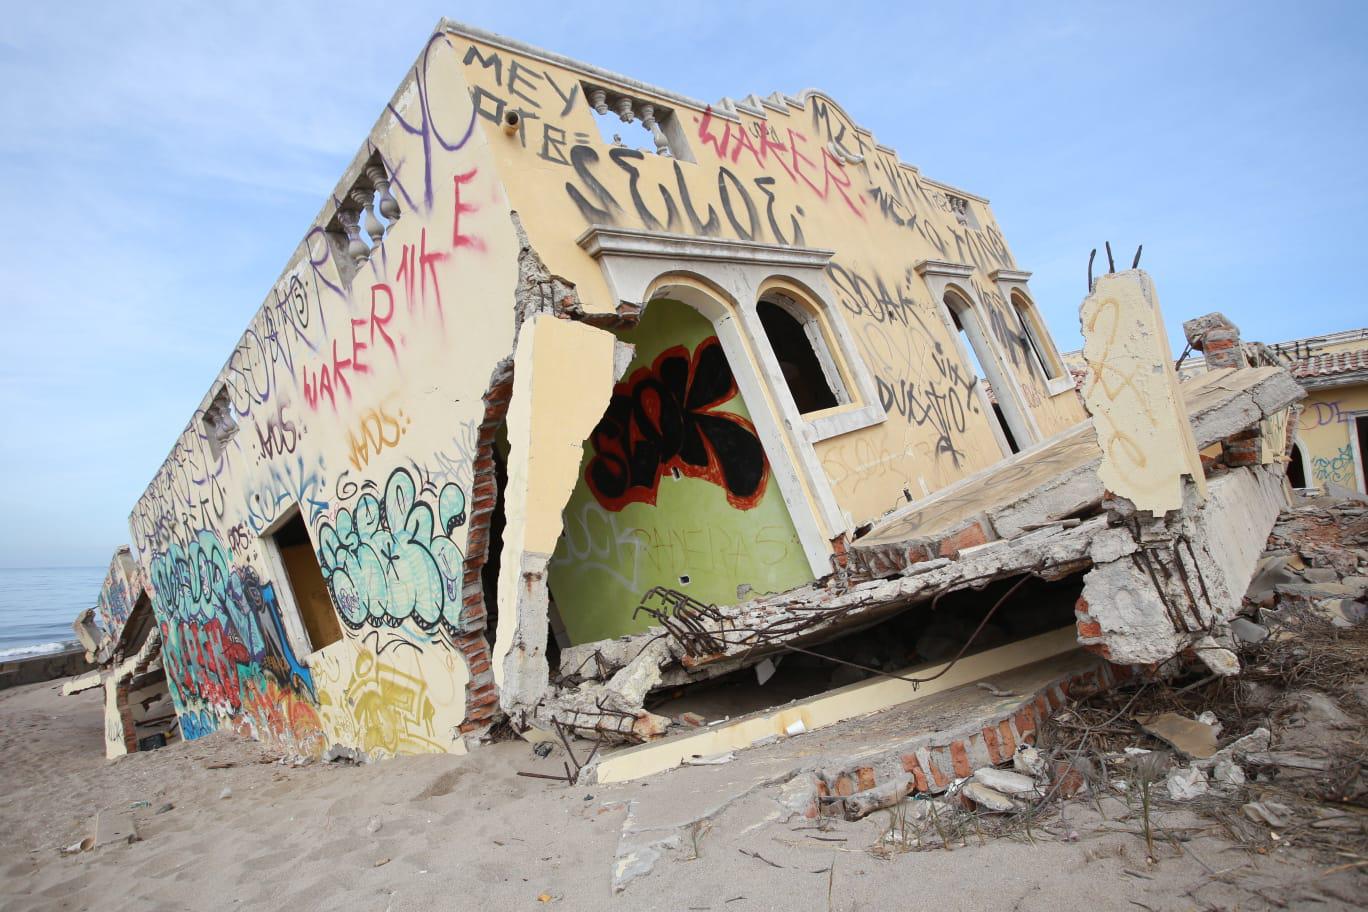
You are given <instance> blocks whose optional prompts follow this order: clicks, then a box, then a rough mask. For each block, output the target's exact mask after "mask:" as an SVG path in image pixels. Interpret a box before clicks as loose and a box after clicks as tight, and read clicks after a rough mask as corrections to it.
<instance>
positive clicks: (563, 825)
mask: <svg viewBox="0 0 1368 912" xmlns="http://www.w3.org/2000/svg"><path fill="white" fill-rule="evenodd" d="M101 725H102V715H101V711H100V695H99V692H98V691H96V692H90V693H86V694H82V695H78V696H74V697H63V696H61V694H60V691H59V685H58V684H56V683H49V684H42V685H30V686H26V687H20V688H15V689H12V690H9V691H6V692H4V693H0V782H3V783H4V786H3V795H2V796H0V877H2V879H3V884H2V885H0V908H4V909H6V910H13V912H18V910H27V909H35V910H39V909H41V910H59V909H60V910H81V909H91V910H120V909H139V910H142V909H215V910H223V909H232V908H245V909H258V908H259V909H272V910H274V909H290V910H294V912H308V910H324V909H326V910H331V912H346V910H393V912H399V910H426V909H567V910H570V909H604V908H621V909H632V910H649V909H661V910H686V909H687V910H705V909H707V910H721V912H747V910H758V909H782V910H785V912H790V910H792V912H797V910H809V909H812V910H827V909H835V910H856V909H867V910H892V909H905V908H931V909H936V910H955V909H979V908H981V909H1004V910H1006V909H1017V910H1049V912H1060V910H1068V909H1089V910H1101V909H1137V908H1149V909H1156V910H1169V909H1175V910H1176V909H1193V908H1221V909H1226V908H1232V909H1233V908H1237V907H1238V908H1241V909H1251V908H1263V907H1264V906H1265V905H1266V903H1265V902H1264V901H1263V900H1262V899H1261V898H1260V895H1261V894H1260V892H1259V891H1263V894H1265V895H1276V896H1278V897H1279V898H1281V899H1284V900H1288V901H1290V902H1291V905H1292V907H1299V905H1298V904H1299V902H1301V901H1303V900H1305V901H1308V902H1309V901H1310V900H1312V899H1314V901H1315V902H1316V903H1317V905H1315V908H1322V909H1324V908H1332V909H1333V908H1353V905H1352V904H1351V903H1350V902H1348V901H1346V900H1351V899H1352V898H1353V897H1355V896H1361V895H1362V894H1361V893H1357V892H1356V889H1357V886H1356V885H1361V884H1362V880H1355V875H1354V874H1353V873H1352V872H1339V873H1336V874H1333V875H1331V876H1329V877H1323V876H1321V875H1322V871H1323V862H1322V863H1313V862H1312V861H1311V860H1310V859H1309V858H1307V857H1306V856H1304V855H1302V854H1300V853H1299V852H1298V850H1297V849H1296V848H1295V847H1294V848H1290V849H1285V850H1278V851H1275V852H1272V853H1270V854H1269V855H1259V854H1254V853H1251V852H1249V851H1247V850H1245V849H1243V848H1241V847H1237V846H1233V845H1231V844H1230V843H1226V842H1223V841H1222V840H1220V839H1217V838H1213V837H1211V836H1206V835H1194V836H1192V838H1191V839H1190V840H1189V841H1187V842H1185V843H1183V845H1182V846H1178V845H1177V844H1176V843H1175V844H1172V845H1170V844H1164V845H1161V851H1160V852H1159V855H1160V859H1159V861H1158V863H1157V864H1153V865H1151V864H1148V863H1147V862H1146V859H1145V847H1144V842H1143V840H1142V839H1140V838H1139V837H1138V835H1137V833H1138V829H1139V828H1138V823H1137V821H1135V820H1134V819H1129V820H1127V819H1120V820H1118V819H1115V817H1114V816H1113V817H1112V818H1111V819H1105V820H1104V819H1102V818H1100V817H1098V815H1097V812H1096V810H1095V809H1092V808H1091V806H1090V805H1089V804H1088V803H1086V802H1082V801H1074V802H1070V804H1069V805H1068V812H1067V813H1068V815H1069V816H1068V819H1067V821H1066V822H1065V823H1064V824H1063V825H1062V826H1061V825H1060V822H1059V821H1058V820H1056V821H1054V822H1053V823H1052V824H1050V825H1049V826H1047V827H1042V828H1041V829H1040V830H1039V831H1038V832H1036V833H1035V834H1034V838H1033V839H1032V840H1027V839H1025V838H1021V839H1006V838H1003V839H997V840H988V841H987V842H986V843H985V844H982V845H980V844H979V843H978V842H977V841H976V840H974V839H972V838H971V839H970V840H969V844H968V845H967V846H965V847H961V848H956V849H955V850H954V851H948V852H947V851H943V850H938V851H922V852H906V853H902V854H897V855H894V856H892V857H891V858H887V859H883V858H878V857H875V856H874V855H872V854H870V853H869V852H868V851H867V850H868V848H869V847H870V846H872V845H874V844H875V843H876V842H877V840H878V838H879V836H880V833H881V831H882V830H883V829H884V828H885V827H886V826H887V822H888V818H887V815H886V814H876V815H873V816H872V817H871V818H868V819H866V820H863V821H860V822H858V823H846V822H844V821H837V822H834V823H833V824H832V825H831V826H830V828H829V829H826V830H824V831H820V832H819V831H817V830H815V829H814V828H813V825H812V824H811V822H809V821H805V820H802V819H800V818H793V819H789V818H787V817H786V816H785V815H784V814H783V813H782V810H781V808H780V806H779V805H778V803H777V802H776V801H775V800H774V795H773V794H771V792H772V791H773V789H771V788H758V789H742V790H740V791H739V792H738V794H739V796H740V797H738V798H737V800H736V801H734V802H732V803H731V804H729V805H727V806H726V807H725V809H723V810H721V811H720V812H718V813H717V814H716V815H715V816H714V817H713V818H712V819H711V821H710V823H709V824H707V825H704V826H702V827H700V828H698V830H697V840H694V839H693V837H692V836H686V838H685V839H684V841H683V844H682V845H681V846H680V847H679V848H678V849H677V850H675V851H672V852H667V853H666V854H665V855H664V856H663V857H662V858H661V859H660V860H659V862H658V863H657V864H656V865H655V867H654V870H653V871H652V872H651V873H649V874H647V875H644V876H642V877H640V878H638V879H636V880H634V881H632V882H631V883H630V884H629V885H628V886H627V887H626V889H625V890H624V891H622V892H620V893H617V894H614V893H613V890H612V870H613V863H614V857H615V854H616V853H617V852H618V844H619V837H620V834H621V831H622V827H623V823H624V819H625V818H626V816H627V802H630V801H635V802H636V804H635V805H634V812H635V813H636V814H637V815H638V816H639V817H640V816H643V815H645V816H653V817H654V818H655V819H669V818H670V815H671V814H673V813H675V812H676V811H678V812H679V816H680V819H686V818H687V817H688V814H687V813H686V812H685V811H684V809H683V805H684V804H686V803H687V801H688V800H689V798H688V796H687V795H686V794H685V792H686V790H685V789H682V788H681V787H680V785H679V784H680V783H681V782H684V781H685V780H683V779H680V778H678V777H679V776H680V773H679V772H676V773H667V774H663V775H661V776H656V777H653V778H651V779H648V780H644V781H642V782H637V783H627V784H621V785H615V786H610V787H598V786H588V787H586V786H566V785H564V784H561V783H555V782H549V781H546V780H538V779H531V778H524V777H521V776H518V775H517V771H518V770H540V771H544V772H551V771H553V770H555V769H556V768H558V767H559V761H558V760H557V759H556V758H555V756H554V755H553V757H552V758H549V759H547V760H540V759H538V758H536V757H535V755H534V754H533V752H532V748H531V745H529V744H527V743H524V742H521V741H512V742H506V743H501V744H496V745H492V746H490V747H487V748H483V749H480V750H476V751H474V752H472V753H471V754H470V755H468V756H465V757H449V756H426V757H406V758H399V759H396V760H390V761H385V762H380V763H374V764H368V765H360V766H357V765H350V764H342V763H333V764H320V763H314V764H309V765H307V766H301V767H296V766H289V765H283V764H281V763H277V762H274V761H276V760H277V759H279V758H278V757H277V756H276V755H275V754H273V753H271V752H270V751H269V750H267V749H266V748H265V747H263V746H262V745H260V744H257V743H255V742H250V741H244V740H241V739H239V738H237V737H236V736H233V735H230V734H225V733H220V734H216V735H213V736H211V737H208V738H205V739H202V740H200V741H196V742H192V743H183V744H176V745H173V746H171V747H167V748H164V749H162V750H158V751H153V752H148V753H139V754H133V755H130V756H127V757H124V758H121V759H119V760H117V761H114V762H109V761H106V760H105V759H104V756H103V753H102V739H101V731H100V727H101ZM225 764H231V765H229V766H226V767H224V768H210V767H211V766H224V765H225ZM728 766H732V767H736V766H738V764H729V765H728ZM728 766H722V767H716V768H693V769H690V770H687V771H685V772H687V773H688V774H690V775H692V776H694V778H693V779H691V780H688V781H690V782H692V783H694V786H693V787H694V788H695V789H696V788H697V784H698V783H700V782H701V783H704V784H705V789H706V783H707V782H708V781H709V780H708V779H707V778H705V777H708V776H715V777H717V782H718V783H723V782H728V783H730V785H734V778H735V777H734V776H733V777H732V780H728V779H727V778H726V777H727V776H728V775H729V772H728ZM700 777H704V778H700ZM719 788H721V785H719ZM225 789H228V790H230V791H231V797H227V798H223V797H220V795H221V794H222V793H223V792H224V790H225ZM143 802H145V803H146V804H145V805H144V804H141V803H143ZM135 803H137V804H138V805H139V806H138V807H137V808H136V809H135V810H134V811H133V815H134V818H135V820H136V823H137V827H138V830H139V833H140V836H141V841H138V842H135V843H133V844H131V845H113V846H109V847H97V848H95V849H92V850H90V851H86V852H81V853H77V854H73V855H65V856H64V855H62V854H60V852H59V849H60V848H61V847H62V846H66V845H69V844H71V843H74V842H78V841H79V840H81V838H82V837H85V836H87V835H90V834H92V833H93V832H94V818H95V813H96V812H97V811H98V810H100V809H101V808H115V809H119V808H122V809H128V808H129V807H130V806H131V805H134V804H135ZM167 804H171V805H173V807H172V808H171V809H170V810H165V811H162V812H161V813H157V812H158V810H159V809H161V808H163V806H165V805H167ZM1175 813H1177V814H1179V816H1178V817H1172V816H1171V817H1170V818H1168V819H1167V820H1166V821H1165V825H1166V826H1169V827H1172V828H1175V829H1176V828H1178V827H1180V826H1181V825H1182V819H1181V812H1175ZM1188 822H1189V823H1191V820H1189V821H1188ZM1070 830H1076V831H1077V833H1078V835H1079V838H1078V840H1077V841H1068V836H1069V831H1070ZM746 853H754V854H746ZM833 864H834V873H833V872H832V871H831V868H832V866H833ZM1208 867H1209V868H1210V870H1208ZM1127 871H1130V872H1131V873H1127ZM1213 872H1214V873H1215V874H1216V875H1217V876H1215V877H1213V876H1212V874H1213ZM1188 891H1191V893H1189V892H1188ZM1132 901H1134V904H1132Z"/></svg>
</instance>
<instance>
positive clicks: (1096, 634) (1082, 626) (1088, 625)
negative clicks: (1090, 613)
mask: <svg viewBox="0 0 1368 912" xmlns="http://www.w3.org/2000/svg"><path fill="white" fill-rule="evenodd" d="M1077 626H1078V636H1079V638H1080V639H1084V640H1097V639H1101V638H1102V625H1101V624H1099V623H1097V621H1094V620H1093V619H1092V618H1087V619H1086V620H1085V619H1084V618H1082V617H1080V618H1079V619H1078V625H1077Z"/></svg>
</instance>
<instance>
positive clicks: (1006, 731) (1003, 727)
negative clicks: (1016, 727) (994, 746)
mask: <svg viewBox="0 0 1368 912" xmlns="http://www.w3.org/2000/svg"><path fill="white" fill-rule="evenodd" d="M998 734H999V735H1001V736H1002V754H1003V756H1004V757H1010V756H1011V755H1012V754H1015V753H1016V738H1014V737H1013V736H1012V723H1011V720H1009V719H1003V720H1002V721H1001V722H999V723H998Z"/></svg>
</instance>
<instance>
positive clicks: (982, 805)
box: [960, 781, 1016, 814]
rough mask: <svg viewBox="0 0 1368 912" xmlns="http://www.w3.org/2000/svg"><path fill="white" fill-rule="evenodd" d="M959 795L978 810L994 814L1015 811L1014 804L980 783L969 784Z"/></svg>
mask: <svg viewBox="0 0 1368 912" xmlns="http://www.w3.org/2000/svg"><path fill="white" fill-rule="evenodd" d="M960 794H961V795H963V796H964V797H965V798H968V799H969V800H970V801H972V802H973V803H974V804H975V806H977V807H978V808H979V809H980V810H984V811H991V812H992V813H995V814H1003V813H1006V812H1008V811H1014V810H1016V802H1014V801H1013V800H1012V799H1011V798H1008V797H1007V796H1006V795H1004V794H1002V792H999V791H998V790H997V789H994V788H989V787H988V786H986V785H984V784H983V783H982V782H976V781H971V782H969V783H968V784H967V785H965V787H964V788H963V789H961V790H960Z"/></svg>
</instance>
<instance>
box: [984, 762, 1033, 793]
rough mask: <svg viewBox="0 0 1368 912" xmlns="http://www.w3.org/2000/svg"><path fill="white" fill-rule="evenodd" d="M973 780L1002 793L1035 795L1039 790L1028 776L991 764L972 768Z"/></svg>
mask: <svg viewBox="0 0 1368 912" xmlns="http://www.w3.org/2000/svg"><path fill="white" fill-rule="evenodd" d="M974 781H975V782H978V783H980V784H981V785H984V786H987V787H988V788H990V789H993V790H994V791H996V792H1001V793H1002V794H1004V795H1036V794H1039V791H1040V790H1039V789H1038V788H1037V786H1036V782H1035V780H1034V779H1032V778H1031V777H1030V776H1024V775H1022V774H1021V773H1014V772H1010V771H1008V770H1000V769H997V768H996V767H992V766H985V767H982V768H980V769H976V770H974Z"/></svg>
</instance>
